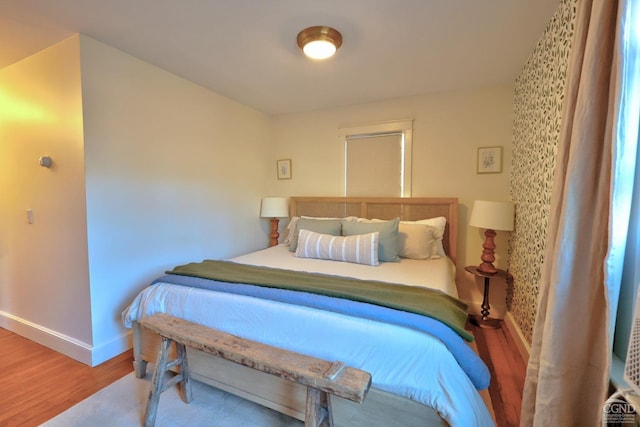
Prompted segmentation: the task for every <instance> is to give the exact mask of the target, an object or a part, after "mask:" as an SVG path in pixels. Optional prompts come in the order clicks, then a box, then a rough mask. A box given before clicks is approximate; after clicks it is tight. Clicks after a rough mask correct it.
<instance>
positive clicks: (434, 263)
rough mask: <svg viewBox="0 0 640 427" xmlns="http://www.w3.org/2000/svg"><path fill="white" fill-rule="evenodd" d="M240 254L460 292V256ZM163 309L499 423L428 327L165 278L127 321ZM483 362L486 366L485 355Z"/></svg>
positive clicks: (455, 415) (450, 411)
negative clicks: (363, 259) (349, 258)
mask: <svg viewBox="0 0 640 427" xmlns="http://www.w3.org/2000/svg"><path fill="white" fill-rule="evenodd" d="M232 261H234V262H239V263H247V264H252V265H261V266H268V267H278V268H288V269H294V270H299V271H308V272H322V273H331V274H334V275H345V276H348V277H355V278H360V279H371V278H375V279H376V280H379V281H380V280H382V281H387V282H389V283H396V284H398V286H402V285H410V286H427V287H433V288H436V289H440V290H442V291H443V292H447V293H449V294H452V295H456V294H455V283H454V281H453V277H454V274H453V273H454V270H453V263H451V261H450V260H448V259H447V258H444V257H443V258H441V259H438V260H429V261H418V260H405V259H403V260H402V261H401V262H399V263H382V264H381V265H380V266H377V267H370V266H361V265H356V264H349V263H341V262H336V261H326V260H314V259H299V258H296V257H295V256H294V255H293V253H291V252H289V251H288V249H287V247H286V246H284V245H278V246H275V247H273V248H269V249H266V250H262V251H258V252H254V253H251V254H247V255H243V256H239V257H236V258H233V259H232ZM157 312H164V313H168V314H171V315H174V316H176V317H181V318H184V319H186V320H190V321H193V322H196V323H201V324H204V325H207V326H209V327H212V328H215V329H219V330H223V331H225V332H228V333H230V334H234V335H238V336H241V337H244V338H247V339H251V340H255V341H259V342H263V343H265V344H269V345H273V346H277V347H281V348H285V349H288V350H291V351H296V352H300V353H303V354H308V355H311V356H315V357H319V358H322V359H325V360H340V361H343V362H344V363H346V364H347V365H349V366H354V367H357V368H360V369H363V370H365V371H368V372H370V373H371V375H372V385H373V387H375V388H378V389H380V390H384V391H387V392H390V393H394V394H397V395H400V396H403V397H406V398H408V399H412V400H415V401H417V402H420V403H422V404H425V405H427V406H429V407H432V408H434V409H435V410H436V411H437V412H438V413H439V414H440V416H442V418H444V419H445V420H446V421H447V422H448V423H449V424H450V425H452V426H492V425H493V421H492V419H491V416H490V414H489V412H488V410H487V408H486V406H485V404H484V402H483V400H482V398H481V397H480V395H479V393H478V391H477V390H476V388H475V386H474V384H473V382H472V381H471V379H470V378H469V376H468V375H467V374H466V373H465V372H464V370H463V369H462V368H461V366H460V364H459V363H458V361H457V360H456V358H455V357H454V355H453V354H452V353H451V352H450V351H449V349H448V348H447V346H445V345H444V344H443V342H442V341H441V340H439V339H437V338H435V337H434V336H433V335H431V334H428V333H425V332H423V331H419V330H416V329H414V328H410V327H404V326H399V325H396V324H391V323H387V322H380V321H376V320H372V319H368V318H362V317H356V316H351V315H347V314H344V313H339V312H334V311H327V310H322V309H317V308H314V307H309V306H301V305H295V304H289V303H286V302H282V301H275V300H270V299H262V298H256V297H253V296H249V295H238V294H233V293H227V292H218V291H212V290H208V289H201V288H195V287H189V286H183V285H176V284H171V283H168V282H165V281H162V279H161V280H160V281H158V282H156V283H154V284H152V285H151V286H149V287H147V288H146V289H144V290H143V291H142V292H141V293H140V294H139V295H138V296H137V297H136V298H135V299H134V301H133V302H132V303H131V305H130V307H128V308H127V310H125V312H124V313H123V321H124V323H125V325H127V326H130V325H131V324H132V322H133V321H135V320H138V319H140V318H142V317H144V316H149V315H152V314H154V313H157ZM319 343H321V344H320V345H319ZM478 362H479V364H480V365H482V366H483V367H484V365H483V364H482V363H481V361H479V359H478ZM484 368H485V369H486V367H484Z"/></svg>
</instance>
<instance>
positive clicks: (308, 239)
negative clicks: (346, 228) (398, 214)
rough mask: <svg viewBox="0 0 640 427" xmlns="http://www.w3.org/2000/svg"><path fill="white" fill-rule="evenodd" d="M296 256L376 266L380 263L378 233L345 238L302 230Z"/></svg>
mask: <svg viewBox="0 0 640 427" xmlns="http://www.w3.org/2000/svg"><path fill="white" fill-rule="evenodd" d="M296 256H297V257H299V258H317V259H330V260H334V261H345V262H352V263H356V264H365V265H373V266H376V265H379V263H380V262H379V261H378V233H377V232H375V233H368V234H358V235H354V236H348V237H343V236H332V235H329V234H321V233H316V232H314V231H309V230H304V229H302V230H300V234H299V235H298V247H297V248H296Z"/></svg>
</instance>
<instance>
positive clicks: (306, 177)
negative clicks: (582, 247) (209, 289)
mask: <svg viewBox="0 0 640 427" xmlns="http://www.w3.org/2000/svg"><path fill="white" fill-rule="evenodd" d="M512 106H513V85H511V84H508V85H501V86H495V87H487V88H480V89H474V90H465V91H457V92H446V93H439V94H433V95H425V96H418V97H411V98H401V99H394V100H388V101H382V102H376V103H370V104H363V105H354V106H351V107H345V108H339V109H333V110H323V111H316V112H310V113H302V114H288V115H282V116H278V117H274V118H273V124H274V141H275V142H274V149H273V153H272V164H273V165H275V161H276V159H282V158H291V159H292V163H293V164H292V171H293V178H292V179H291V180H281V181H278V180H271V181H270V182H271V183H272V184H271V186H270V192H271V193H273V194H275V195H285V196H291V195H326V196H341V195H343V187H344V185H343V179H344V178H343V177H344V173H343V168H344V146H343V143H342V141H340V139H339V138H338V129H339V128H341V127H348V126H356V125H360V124H366V123H372V122H383V121H389V120H396V119H413V120H414V122H413V129H414V131H413V164H412V169H413V178H412V188H413V194H412V195H413V196H414V197H436V196H441V197H458V198H459V202H460V211H459V236H458V237H459V239H458V263H457V264H458V265H457V267H458V272H457V281H458V287H459V290H460V296H461V298H462V299H464V300H467V301H474V302H479V301H481V300H482V295H481V292H482V284H481V282H480V281H477V282H476V280H475V279H474V278H473V277H472V276H470V275H468V274H467V273H466V272H465V271H464V267H465V266H466V265H468V264H476V265H477V264H479V263H480V254H481V251H482V247H481V246H482V241H483V235H482V233H483V230H478V229H476V228H472V227H468V225H467V224H468V222H469V215H470V210H471V208H472V206H473V201H474V200H476V199H481V200H509V176H510V165H511V129H512V127H513V123H512V118H513V112H512ZM484 146H502V147H504V153H503V171H502V173H500V174H483V175H478V174H476V153H477V148H478V147H484ZM272 173H273V174H274V175H275V166H274V167H273V172H272ZM498 234H499V235H498V237H497V238H496V244H497V246H498V249H497V261H496V265H497V266H498V267H502V268H506V262H505V257H506V250H507V236H506V235H504V233H501V232H499V233H498ZM504 291H505V286H504V283H496V286H492V289H491V293H492V295H491V305H492V308H493V309H494V311H493V312H492V313H493V314H496V315H503V314H504V312H505V304H504V299H505V292H504ZM471 308H472V309H473V310H474V311H478V310H479V309H478V304H474V306H473V307H471Z"/></svg>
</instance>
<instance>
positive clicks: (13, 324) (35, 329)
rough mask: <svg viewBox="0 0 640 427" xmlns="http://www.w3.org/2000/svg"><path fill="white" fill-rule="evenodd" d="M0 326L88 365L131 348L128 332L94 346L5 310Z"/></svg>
mask: <svg viewBox="0 0 640 427" xmlns="http://www.w3.org/2000/svg"><path fill="white" fill-rule="evenodd" d="M0 327H2V328H5V329H7V330H9V331H11V332H13V333H16V334H18V335H20V336H23V337H25V338H27V339H30V340H31V341H34V342H36V343H38V344H41V345H43V346H45V347H48V348H50V349H52V350H55V351H57V352H58V353H62V354H64V355H65V356H68V357H70V358H72V359H74V360H77V361H78V362H81V363H84V364H85V365H89V366H96V365H98V364H100V363H102V362H104V361H106V360H109V359H111V358H112V357H115V356H117V355H118V354H121V353H123V352H124V351H126V350H128V349H129V348H131V333H130V332H129V333H124V334H122V335H121V336H118V337H116V338H115V339H113V340H111V341H110V342H108V343H106V344H103V345H99V346H95V347H94V346H92V345H91V344H87V343H85V342H82V341H80V340H77V339H75V338H73V337H70V336H68V335H65V334H61V333H59V332H56V331H54V330H51V329H49V328H46V327H44V326H42V325H38V324H36V323H33V322H30V321H28V320H26V319H22V318H20V317H18V316H14V315H13V314H10V313H7V312H5V311H0Z"/></svg>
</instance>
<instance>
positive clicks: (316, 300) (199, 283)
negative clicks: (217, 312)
mask: <svg viewBox="0 0 640 427" xmlns="http://www.w3.org/2000/svg"><path fill="white" fill-rule="evenodd" d="M157 282H163V283H171V284H175V285H182V286H191V287H196V288H201V289H210V290H214V291H218V292H228V293H234V294H239V295H246V296H253V297H257V298H263V299H269V300H273V301H279V302H284V303H289V304H296V305H301V306H306V307H312V308H317V309H321V310H326V311H333V312H336V313H340V314H345V315H349V316H355V317H361V318H365V319H370V320H375V321H380V322H386V323H392V324H396V325H399V326H404V327H407V328H412V329H415V330H418V331H421V332H425V333H428V334H430V335H432V336H434V337H436V338H438V339H439V340H440V341H441V342H442V343H443V344H444V345H445V346H446V347H447V348H448V349H449V351H450V352H451V353H452V354H453V356H454V357H455V359H456V361H457V362H458V364H459V365H460V367H461V368H462V370H463V371H464V372H465V373H466V374H467V376H468V377H469V379H470V380H471V382H472V383H473V385H474V386H475V387H476V389H478V390H483V389H486V388H487V387H489V381H490V374H489V370H488V368H487V366H486V365H485V364H484V362H483V361H482V359H480V357H479V356H478V355H477V354H476V353H475V352H474V351H473V349H471V347H469V345H468V344H467V343H466V342H465V341H464V339H462V337H460V335H458V334H457V333H456V332H455V331H454V330H453V329H451V328H450V327H448V326H447V325H445V324H443V323H441V322H440V321H438V320H436V319H433V318H431V317H426V316H421V315H418V314H414V313H408V312H404V311H400V310H394V309H391V308H387V307H381V306H378V305H374V304H369V303H363V302H357V301H352V300H347V299H341V298H334V297H328V296H323V295H317V294H312V293H307V292H297V291H290V290H285V289H277V288H270V287H261V286H256V285H246V284H238V283H228V282H219V281H215V280H211V279H202V278H198V277H191V276H182V275H176V274H167V275H165V276H162V277H160V278H158V279H156V280H155V281H154V282H153V283H157Z"/></svg>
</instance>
